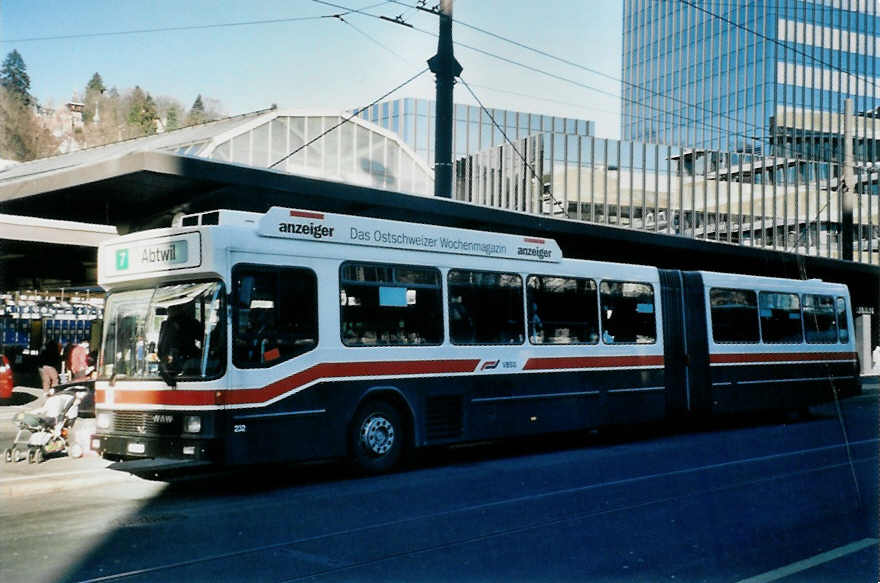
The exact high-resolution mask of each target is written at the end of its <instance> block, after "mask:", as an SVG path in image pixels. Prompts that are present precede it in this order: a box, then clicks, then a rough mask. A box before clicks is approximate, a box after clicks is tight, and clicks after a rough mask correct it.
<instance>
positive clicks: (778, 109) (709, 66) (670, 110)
mask: <svg viewBox="0 0 880 583" xmlns="http://www.w3.org/2000/svg"><path fill="white" fill-rule="evenodd" d="M691 4H694V5H693V6H692V5H691ZM878 12H880V9H878V5H877V2H876V1H873V0H774V1H773V2H754V1H750V0H725V1H723V2H719V1H717V0H694V2H692V3H691V2H689V3H685V2H671V1H668V0H624V2H623V59H622V79H623V82H622V87H621V90H622V117H621V135H622V136H623V138H624V139H625V140H641V141H647V142H652V143H662V144H672V145H679V146H685V147H697V148H706V149H712V150H721V151H730V152H740V153H756V154H765V155H779V156H791V157H800V158H805V159H810V160H820V161H827V160H837V159H839V158H840V157H841V153H842V152H841V151H842V140H841V136H842V133H843V115H842V113H843V110H844V99H846V98H851V99H852V100H853V101H854V105H855V126H856V127H855V156H856V160H862V161H866V160H868V161H873V160H878V159H880V158H878V150H880V148H878V145H877V140H876V136H877V134H878V133H880V128H877V127H876V125H875V118H876V117H877V116H878V115H880V111H878V105H880V103H878V99H877V98H878V95H880V89H878V86H880V70H878V69H880V67H878V60H880V59H878V57H880V36H878V34H880V30H878V28H880V15H878Z"/></svg>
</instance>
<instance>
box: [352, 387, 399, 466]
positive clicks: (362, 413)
mask: <svg viewBox="0 0 880 583" xmlns="http://www.w3.org/2000/svg"><path fill="white" fill-rule="evenodd" d="M404 439H405V437H404V433H403V424H402V423H401V421H400V413H399V412H398V411H397V409H396V408H394V406H392V405H389V404H388V403H386V402H385V401H369V402H367V403H365V404H363V405H361V408H360V409H358V411H357V413H355V415H354V419H353V421H352V423H351V431H350V435H349V448H350V452H351V461H352V463H353V464H354V466H355V468H356V469H358V470H359V471H361V472H363V473H365V474H381V473H384V472H388V471H390V470H391V469H392V468H394V466H396V465H397V463H398V462H399V461H400V457H401V454H402V452H403V440H404Z"/></svg>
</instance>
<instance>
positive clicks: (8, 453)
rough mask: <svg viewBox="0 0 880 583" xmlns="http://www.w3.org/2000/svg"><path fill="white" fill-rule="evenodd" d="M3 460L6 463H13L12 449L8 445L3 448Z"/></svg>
mask: <svg viewBox="0 0 880 583" xmlns="http://www.w3.org/2000/svg"><path fill="white" fill-rule="evenodd" d="M3 462H4V463H7V464H9V463H12V450H11V449H9V448H8V447H7V448H6V449H4V450H3Z"/></svg>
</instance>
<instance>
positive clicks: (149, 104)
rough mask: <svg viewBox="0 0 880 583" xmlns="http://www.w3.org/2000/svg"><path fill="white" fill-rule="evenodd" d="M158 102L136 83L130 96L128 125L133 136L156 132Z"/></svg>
mask: <svg viewBox="0 0 880 583" xmlns="http://www.w3.org/2000/svg"><path fill="white" fill-rule="evenodd" d="M158 119H159V115H158V114H157V113H156V103H155V102H154V101H153V98H152V97H151V96H150V94H149V93H146V92H145V91H144V90H143V89H141V88H140V86H138V85H136V86H135V88H134V89H133V90H132V92H131V96H130V97H129V107H128V125H129V126H130V127H129V129H130V130H131V137H137V136H144V135H149V134H155V133H156V120H158Z"/></svg>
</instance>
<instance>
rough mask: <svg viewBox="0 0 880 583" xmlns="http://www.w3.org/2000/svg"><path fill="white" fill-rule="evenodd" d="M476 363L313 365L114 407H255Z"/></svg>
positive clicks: (141, 397)
mask: <svg viewBox="0 0 880 583" xmlns="http://www.w3.org/2000/svg"><path fill="white" fill-rule="evenodd" d="M478 364H480V361H479V360H471V359H467V360H403V361H390V362H337V363H323V364H317V365H315V366H313V367H310V368H307V369H306V370H304V371H301V372H298V373H296V374H293V375H291V376H289V377H287V378H284V379H281V380H279V381H275V382H274V383H271V384H268V385H266V386H265V387H261V388H258V389H236V390H229V391H226V390H223V391H215V390H193V389H189V390H187V389H170V390H160V391H123V390H120V391H115V392H114V395H113V397H114V399H113V402H114V403H115V404H117V405H189V406H197V405H245V404H251V405H256V404H259V403H264V402H266V401H268V400H270V399H274V398H275V397H278V396H281V395H283V394H285V393H288V392H290V391H293V390H295V389H297V388H299V387H302V386H304V385H307V384H309V383H311V382H313V381H316V380H319V379H323V378H340V377H341V378H354V377H365V376H389V375H412V374H442V373H461V372H473V370H474V368H476V366H477V365H478ZM105 401H106V395H105V391H103V390H101V391H95V402H96V403H105Z"/></svg>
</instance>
